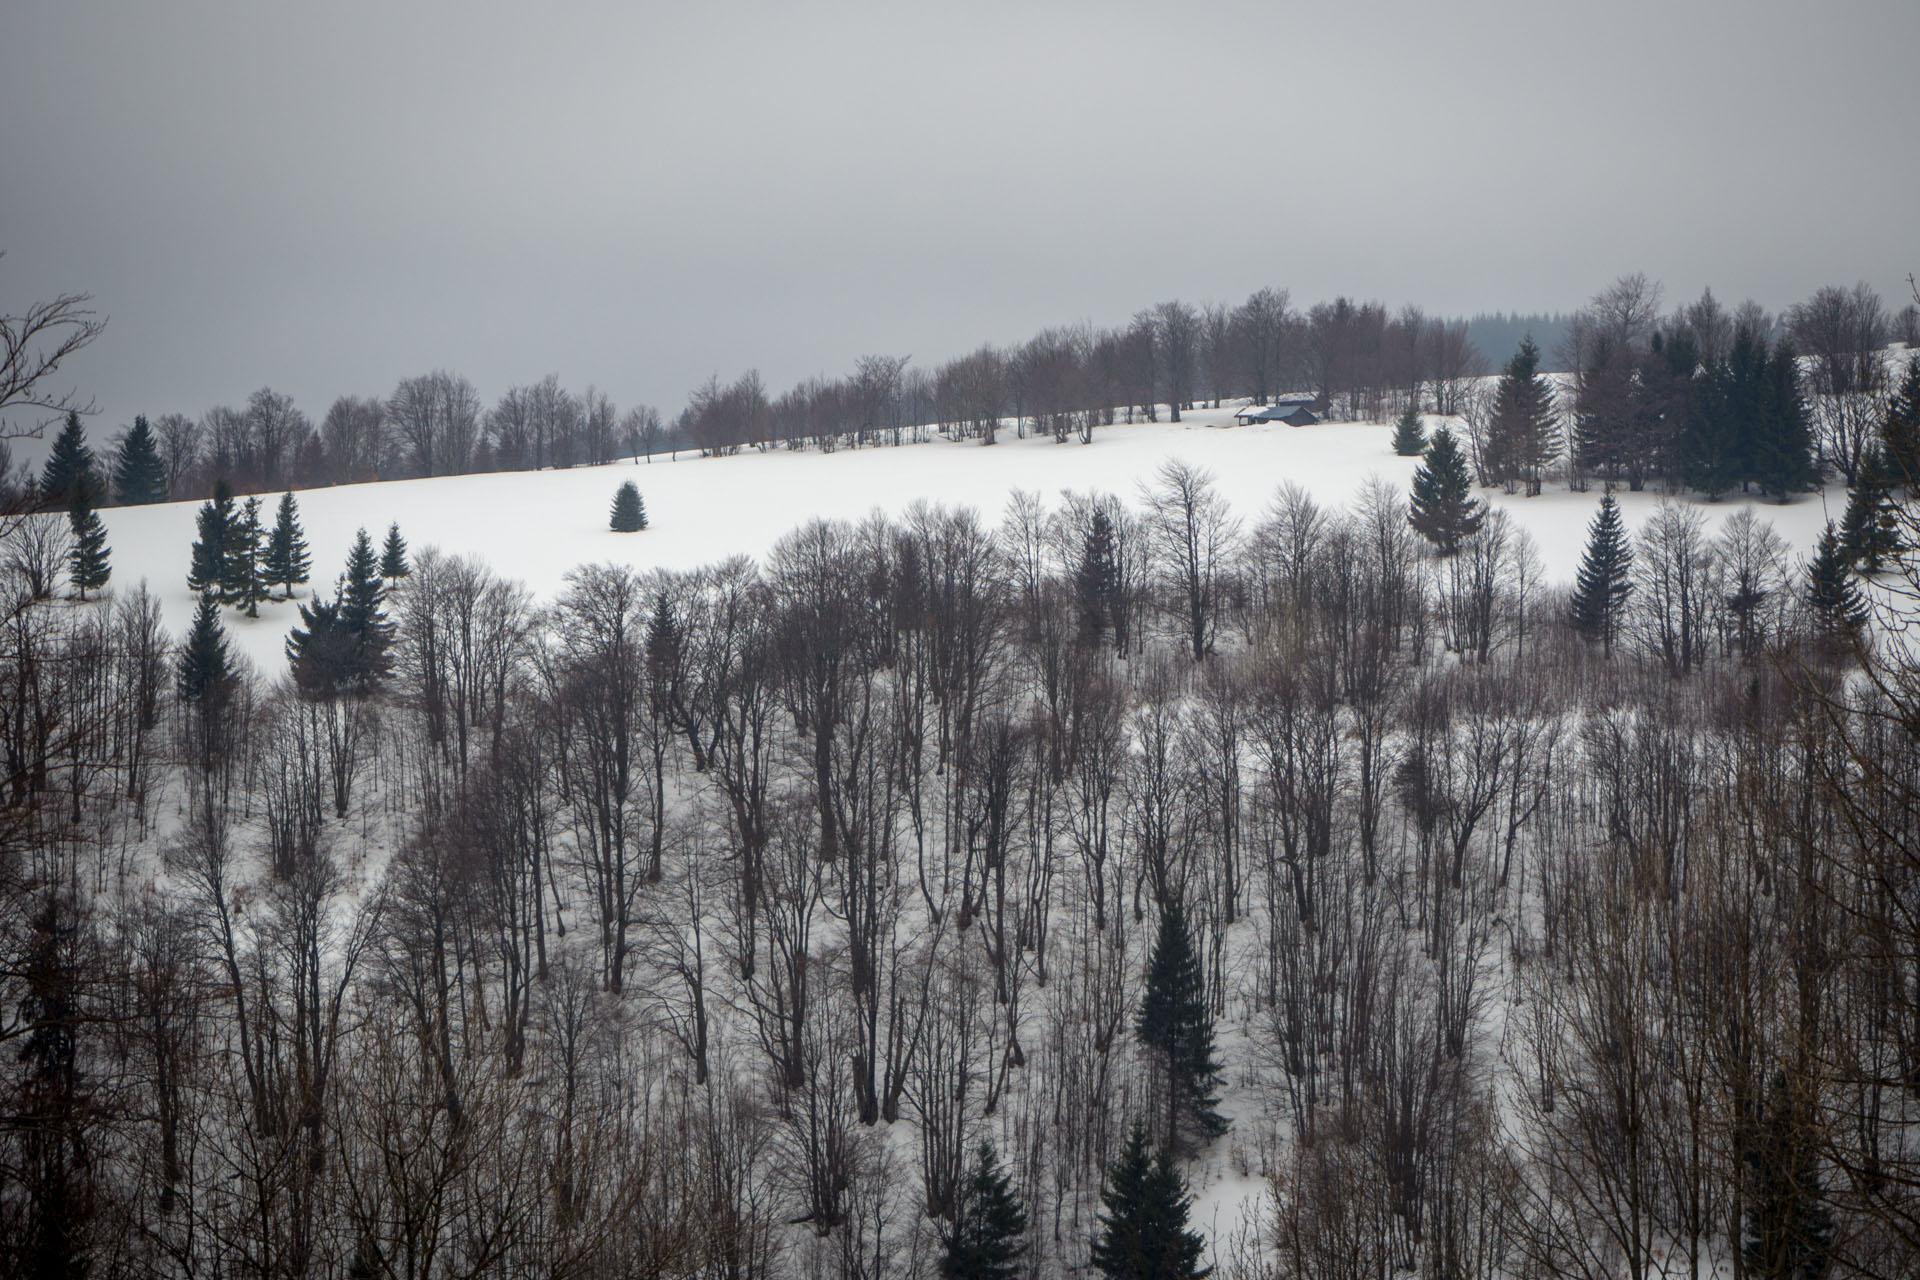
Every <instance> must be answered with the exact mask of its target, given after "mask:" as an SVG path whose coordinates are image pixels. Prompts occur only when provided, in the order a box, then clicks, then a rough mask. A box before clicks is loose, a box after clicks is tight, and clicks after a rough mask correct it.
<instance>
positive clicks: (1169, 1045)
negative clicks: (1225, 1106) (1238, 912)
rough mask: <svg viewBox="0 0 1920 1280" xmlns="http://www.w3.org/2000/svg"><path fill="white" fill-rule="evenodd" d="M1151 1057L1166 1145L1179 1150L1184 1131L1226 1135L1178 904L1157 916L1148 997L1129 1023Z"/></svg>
mask: <svg viewBox="0 0 1920 1280" xmlns="http://www.w3.org/2000/svg"><path fill="white" fill-rule="evenodd" d="M1134 1029H1135V1030H1136V1031H1138V1032H1139V1034H1140V1039H1141V1040H1142V1041H1144V1042H1145V1043H1146V1045H1147V1046H1148V1048H1150V1049H1152V1050H1153V1051H1154V1052H1155V1055H1156V1057H1157V1060H1158V1062H1159V1065H1160V1068H1161V1072H1162V1074H1163V1076H1164V1080H1165V1086H1166V1103H1167V1144H1168V1145H1169V1146H1172V1147H1176V1148H1178V1147H1184V1146H1185V1145H1186V1144H1185V1141H1184V1133H1183V1131H1184V1130H1185V1129H1187V1128H1188V1127H1189V1126H1191V1128H1193V1129H1194V1130H1196V1131H1197V1133H1198V1135H1199V1136H1200V1137H1201V1138H1202V1139H1209V1138H1217V1137H1219V1136H1220V1135H1221V1134H1223V1133H1225V1132H1226V1131H1227V1122H1226V1120H1225V1118H1223V1117H1222V1116H1221V1115H1220V1112H1219V1110H1218V1109H1217V1108H1218V1107H1219V1103H1220V1060H1219V1058H1218V1057H1216V1056H1215V1054H1214V1048H1213V1014H1212V1012H1211V1011H1210V1010H1209V1009H1208V1008H1207V992H1206V981H1205V978H1204V976H1203V975H1202V974H1201V971H1200V958H1199V956H1198V955H1196V954H1195V953H1194V949H1193V937H1192V935H1191V932H1190V931H1189V929H1188V927H1187V913H1186V910H1185V909H1184V908H1183V907H1182V906H1181V905H1180V903H1179V902H1178V901H1174V902H1169V903H1168V904H1167V905H1166V907H1164V908H1163V909H1162V910H1161V912H1160V932H1159V936H1158V937H1157V938H1156V939H1155V940H1154V944H1153V956H1152V959H1151V960H1149V961H1148V964H1147V994H1146V998H1145V999H1144V1000H1143V1001H1142V1003H1141V1006H1140V1015H1139V1017H1138V1018H1137V1019H1136V1020H1135V1022H1134Z"/></svg>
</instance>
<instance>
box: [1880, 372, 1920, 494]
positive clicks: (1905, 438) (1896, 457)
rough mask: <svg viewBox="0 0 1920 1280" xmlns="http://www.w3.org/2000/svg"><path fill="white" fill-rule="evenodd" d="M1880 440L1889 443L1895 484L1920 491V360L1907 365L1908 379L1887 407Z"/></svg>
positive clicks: (1890, 466) (1888, 453)
mask: <svg viewBox="0 0 1920 1280" xmlns="http://www.w3.org/2000/svg"><path fill="white" fill-rule="evenodd" d="M1880 438H1881V439H1882V440H1884V441H1885V442H1886V446H1887V461H1888V463H1889V470H1890V474H1891V476H1892V479H1893V480H1894V482H1895V483H1897V484H1902V485H1905V486H1906V487H1907V488H1908V489H1909V490H1915V489H1920V358H1916V359H1911V360H1908V361H1907V374H1906V377H1904V378H1902V379H1901V381H1900V389H1899V390H1898V391H1897V392H1895V393H1894V396H1893V399H1892V400H1891V401H1890V402H1889V403H1888V405H1887V420H1886V421H1885V422H1884V423H1882V424H1881V427H1880Z"/></svg>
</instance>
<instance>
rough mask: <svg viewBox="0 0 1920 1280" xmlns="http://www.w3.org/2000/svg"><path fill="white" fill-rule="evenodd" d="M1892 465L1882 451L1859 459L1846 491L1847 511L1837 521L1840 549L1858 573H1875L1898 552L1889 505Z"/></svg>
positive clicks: (1896, 523)
mask: <svg viewBox="0 0 1920 1280" xmlns="http://www.w3.org/2000/svg"><path fill="white" fill-rule="evenodd" d="M1892 466H1893V464H1892V463H1891V462H1889V461H1888V460H1887V455H1886V453H1885V451H1884V450H1874V451H1873V452H1870V453H1868V454H1867V455H1866V456H1865V457H1864V458H1862V459H1861V460H1860V470H1859V474H1858V476H1857V478H1856V479H1855V480H1854V484H1853V488H1852V489H1851V490H1849V491H1848V493H1847V513H1846V515H1844V516H1843V517H1841V520H1840V550H1841V551H1842V552H1843V553H1844V554H1845V555H1846V559H1847V563H1848V564H1850V565H1852V566H1853V567H1854V568H1856V569H1858V570H1860V572H1862V573H1878V572H1880V570H1881V569H1882V568H1883V567H1885V565H1886V562H1887V561H1888V560H1889V559H1891V558H1893V557H1894V556H1897V555H1899V554H1900V551H1901V545H1900V517H1899V513H1898V511H1897V510H1896V509H1895V508H1894V505H1893V493H1892V491H1891V486H1892V479H1891V471H1892Z"/></svg>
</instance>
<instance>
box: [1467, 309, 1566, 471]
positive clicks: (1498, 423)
mask: <svg viewBox="0 0 1920 1280" xmlns="http://www.w3.org/2000/svg"><path fill="white" fill-rule="evenodd" d="M1559 455H1560V429H1559V426H1558V424H1557V421H1556V418H1555V414H1554V408H1553V387H1552V386H1551V384H1549V383H1548V382H1547V379H1546V377H1545V375H1543V374H1542V373H1541V372H1540V348H1538V347H1536V346H1534V345H1533V339H1532V338H1531V337H1528V338H1525V339H1522V340H1521V343H1520V349H1519V350H1518V351H1515V352H1514V353H1513V359H1511V360H1509V361H1507V367H1506V371H1505V372H1504V373H1502V374H1501V376H1500V383H1499V386H1498V387H1497V388H1496V389H1495V391H1494V398H1493V413H1492V415H1491V418H1490V421H1489V423H1488V426H1487V443H1486V458H1485V461H1486V464H1487V470H1488V472H1489V474H1490V476H1491V478H1492V479H1494V480H1496V481H1498V482H1500V483H1502V484H1505V485H1508V486H1509V488H1511V486H1513V485H1516V484H1519V483H1522V482H1524V483H1525V485H1526V491H1527V493H1528V495H1529V496H1531V495H1533V494H1537V493H1539V492H1540V484H1541V475H1542V473H1543V472H1544V471H1545V470H1546V468H1547V467H1548V466H1549V465H1551V464H1552V462H1553V460H1554V459H1555V458H1557V457H1558V456H1559Z"/></svg>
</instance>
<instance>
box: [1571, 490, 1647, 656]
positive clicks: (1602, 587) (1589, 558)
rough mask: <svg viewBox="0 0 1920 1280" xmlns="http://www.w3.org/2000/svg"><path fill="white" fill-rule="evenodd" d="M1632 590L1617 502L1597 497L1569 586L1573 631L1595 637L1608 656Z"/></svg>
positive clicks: (1630, 559) (1628, 553)
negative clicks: (1582, 553) (1596, 508)
mask: <svg viewBox="0 0 1920 1280" xmlns="http://www.w3.org/2000/svg"><path fill="white" fill-rule="evenodd" d="M1632 591H1633V544H1632V543H1631V542H1629V541H1628V540H1627V530H1626V526H1625V525H1624V524H1622V523H1621V520H1620V504H1619V503H1617V502H1615V501H1614V500H1613V495H1612V494H1610V493H1609V494H1606V495H1605V496H1603V497H1602V498H1601V499H1600V510H1599V511H1598V512H1597V513H1596V514H1595V515H1594V517H1593V523H1592V524H1590V525H1588V526H1587V553H1586V555H1585V557H1583V558H1582V560H1581V561H1580V574H1579V577H1578V578H1577V579H1576V581H1575V583H1574V588H1573V608H1572V621H1573V627H1574V630H1576V631H1578V632H1579V633H1580V634H1581V635H1583V636H1585V637H1586V638H1587V639H1589V640H1598V641H1600V644H1601V649H1602V651H1603V652H1604V653H1606V654H1607V655H1608V656H1609V657H1611V656H1612V654H1613V637H1614V636H1615V634H1617V633H1618V631H1619V629H1620V616H1621V613H1622V611H1623V610H1624V609H1625V607H1626V603H1627V596H1628V595H1630V594H1631V593H1632Z"/></svg>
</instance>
